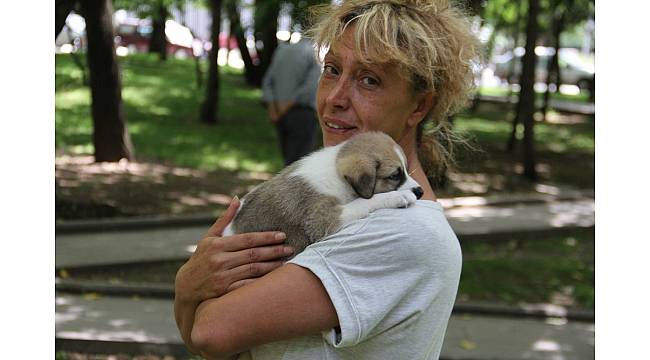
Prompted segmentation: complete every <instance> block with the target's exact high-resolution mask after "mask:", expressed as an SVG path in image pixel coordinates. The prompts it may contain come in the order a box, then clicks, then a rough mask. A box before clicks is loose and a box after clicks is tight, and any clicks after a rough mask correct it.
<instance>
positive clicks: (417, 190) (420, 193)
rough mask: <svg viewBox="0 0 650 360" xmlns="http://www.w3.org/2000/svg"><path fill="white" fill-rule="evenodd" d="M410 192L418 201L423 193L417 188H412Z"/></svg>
mask: <svg viewBox="0 0 650 360" xmlns="http://www.w3.org/2000/svg"><path fill="white" fill-rule="evenodd" d="M411 191H413V193H414V194H415V197H416V198H418V199H419V198H421V197H422V195H424V191H423V190H422V188H421V187H419V186H418V187H414V188H412V189H411Z"/></svg>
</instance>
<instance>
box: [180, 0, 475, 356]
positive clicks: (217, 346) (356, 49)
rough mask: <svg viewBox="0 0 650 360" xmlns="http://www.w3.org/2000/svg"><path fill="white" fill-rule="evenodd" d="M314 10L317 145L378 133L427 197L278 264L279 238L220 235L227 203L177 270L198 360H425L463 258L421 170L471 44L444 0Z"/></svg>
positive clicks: (456, 103)
mask: <svg viewBox="0 0 650 360" xmlns="http://www.w3.org/2000/svg"><path fill="white" fill-rule="evenodd" d="M317 14H319V15H320V16H319V17H318V21H317V23H316V25H315V26H314V28H313V30H312V32H311V34H312V38H313V39H314V40H315V42H316V44H317V45H318V47H319V49H320V50H321V52H326V55H325V56H324V58H323V73H322V75H321V79H320V82H319V87H318V93H317V100H316V102H317V112H318V117H319V123H320V126H321V128H322V130H323V143H324V145H325V146H331V145H335V144H338V143H340V142H342V141H344V140H346V139H348V138H350V137H351V136H352V135H354V134H356V133H359V132H364V131H369V130H379V131H383V132H385V133H387V134H388V135H390V136H391V137H392V138H393V139H395V141H397V143H398V144H400V145H401V146H402V148H403V149H404V151H405V153H406V155H407V160H408V167H409V169H410V170H411V171H414V172H413V174H412V176H413V178H414V179H415V180H416V181H418V182H419V183H420V184H421V185H422V188H423V189H424V195H423V197H422V199H421V200H419V201H417V202H416V204H415V205H414V206H411V207H409V208H407V209H384V210H379V211H376V212H374V213H372V214H371V215H370V216H369V217H367V218H366V219H361V220H359V221H356V222H353V223H352V224H349V225H348V226H346V227H345V228H343V229H342V230H341V231H339V232H338V233H336V234H334V235H332V236H330V237H329V238H328V240H327V241H322V242H319V243H316V244H313V245H311V246H309V247H308V248H307V249H306V250H305V251H304V252H302V253H300V254H298V255H297V256H296V257H294V258H293V259H292V260H290V261H289V262H287V263H286V264H282V262H281V261H280V259H281V258H282V257H284V256H287V255H288V254H291V249H289V248H286V247H285V246H283V245H282V242H283V240H284V234H281V233H273V232H268V233H255V234H242V235H236V236H231V237H221V236H220V235H221V232H222V231H223V229H224V228H225V226H226V224H227V223H228V222H229V221H230V220H231V219H232V217H233V215H234V213H235V211H236V209H237V206H238V201H237V200H236V199H235V200H234V201H233V203H232V204H231V206H230V207H229V209H228V210H227V211H226V213H225V215H224V216H223V217H222V218H221V219H219V220H218V221H217V222H216V223H215V224H214V225H213V226H212V227H211V228H210V230H209V231H208V233H207V234H206V236H205V237H204V239H202V240H201V241H200V242H199V245H198V247H197V250H196V252H195V253H194V255H193V256H192V258H191V259H190V260H189V261H188V262H187V263H186V264H185V265H183V267H181V269H180V270H179V272H178V274H177V277H176V296H177V297H176V303H175V310H176V320H177V323H178V326H179V329H180V331H181V334H182V337H183V340H184V341H185V343H186V344H187V346H188V347H189V348H190V350H192V352H195V353H200V354H202V355H203V356H205V357H207V358H228V357H229V356H234V355H237V354H239V355H240V358H253V359H320V358H328V359H329V358H331V359H363V358H368V359H436V358H438V356H439V354H440V350H441V347H442V341H443V338H444V334H445V330H446V326H447V322H448V320H449V316H450V314H451V309H452V307H453V303H454V300H455V296H456V291H457V287H458V280H459V277H460V268H461V253H460V247H459V245H458V241H457V239H456V236H455V235H454V233H453V231H452V230H451V228H450V227H449V225H448V223H447V221H446V219H445V217H444V214H443V213H442V207H441V206H440V204H439V203H437V202H436V201H435V200H436V197H435V194H434V192H433V189H432V188H431V186H430V185H429V182H428V181H427V176H434V175H435V173H436V171H437V170H438V169H439V168H440V167H444V166H445V165H446V163H447V161H448V153H447V152H445V151H444V150H443V147H442V146H440V145H439V143H438V142H437V141H436V139H437V138H440V135H444V134H447V132H446V131H445V121H446V118H447V116H449V115H450V114H452V113H453V112H454V111H456V110H457V109H459V108H460V107H461V106H462V105H463V104H464V102H465V100H466V95H467V93H468V91H469V89H470V87H471V86H472V82H473V74H472V70H471V69H472V67H471V65H472V64H471V61H472V60H474V58H475V55H476V52H477V51H476V49H477V41H476V38H475V37H474V36H473V35H472V33H471V32H470V30H469V23H468V21H467V20H466V18H465V17H464V16H463V15H462V13H461V12H459V11H458V10H456V9H455V8H454V7H452V6H450V5H449V4H448V1H445V0H429V1H424V0H411V1H406V0H401V1H399V0H384V1H382V0H356V1H344V2H343V3H342V4H341V5H336V6H334V5H327V6H323V7H320V8H319V9H318V11H317ZM244 285H246V286H244Z"/></svg>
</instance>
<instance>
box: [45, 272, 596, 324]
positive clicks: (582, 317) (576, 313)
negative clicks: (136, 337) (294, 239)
mask: <svg viewBox="0 0 650 360" xmlns="http://www.w3.org/2000/svg"><path fill="white" fill-rule="evenodd" d="M55 287H56V291H60V292H65V293H75V294H83V293H91V292H92V293H100V294H103V295H106V296H117V297H133V296H139V297H149V298H162V299H170V300H171V299H174V287H173V286H172V285H167V284H147V283H121V284H110V283H105V282H99V281H80V280H67V279H58V278H57V279H56V281H55ZM453 313H455V314H470V315H471V314H476V315H491V316H509V317H517V318H565V319H567V320H575V321H594V319H595V313H594V311H591V310H582V309H573V308H566V307H563V306H558V305H553V304H519V305H506V304H498V303H489V302H481V301H462V302H456V304H454V309H453Z"/></svg>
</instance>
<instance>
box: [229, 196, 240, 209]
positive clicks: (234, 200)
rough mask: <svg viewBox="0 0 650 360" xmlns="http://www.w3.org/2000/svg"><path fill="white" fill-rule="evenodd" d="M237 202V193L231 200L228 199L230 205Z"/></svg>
mask: <svg viewBox="0 0 650 360" xmlns="http://www.w3.org/2000/svg"><path fill="white" fill-rule="evenodd" d="M238 203H239V197H238V196H237V195H235V196H233V198H232V200H230V205H229V207H230V206H235V204H238Z"/></svg>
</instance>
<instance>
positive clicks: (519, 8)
mask: <svg viewBox="0 0 650 360" xmlns="http://www.w3.org/2000/svg"><path fill="white" fill-rule="evenodd" d="M521 4H522V2H518V6H517V23H516V25H515V34H514V35H515V38H514V39H513V41H514V44H513V46H512V61H511V62H510V69H509V70H508V79H507V80H508V87H509V89H510V91H509V92H508V101H510V97H511V96H512V92H513V91H512V83H513V82H514V78H515V65H516V62H517V58H516V57H515V50H516V49H517V44H519V37H520V32H521V22H522V19H523V16H522V14H521V13H522V5H521ZM519 85H521V84H519ZM520 91H521V90H520ZM515 126H516V124H515Z"/></svg>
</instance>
